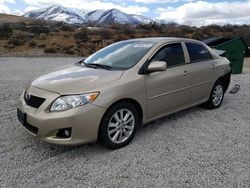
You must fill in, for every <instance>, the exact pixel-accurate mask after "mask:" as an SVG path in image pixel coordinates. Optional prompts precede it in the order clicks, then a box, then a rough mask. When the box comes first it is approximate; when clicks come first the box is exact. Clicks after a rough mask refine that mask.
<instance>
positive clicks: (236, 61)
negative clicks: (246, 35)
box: [204, 37, 249, 74]
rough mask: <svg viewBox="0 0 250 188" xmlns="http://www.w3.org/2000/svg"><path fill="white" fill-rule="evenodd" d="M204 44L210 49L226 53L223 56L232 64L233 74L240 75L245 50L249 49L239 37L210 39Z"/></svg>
mask: <svg viewBox="0 0 250 188" xmlns="http://www.w3.org/2000/svg"><path fill="white" fill-rule="evenodd" d="M204 42H205V43H206V44H207V45H208V46H210V47H211V48H215V49H218V50H223V51H226V54H225V56H226V58H227V59H228V60H229V61H230V62H231V63H232V69H233V74H240V73H242V70H243V63H244V57H245V54H246V50H249V49H248V47H247V45H246V43H245V42H244V40H243V39H242V38H241V37H227V38H222V37H220V38H212V39H208V40H205V41H204ZM247 53H248V52H247Z"/></svg>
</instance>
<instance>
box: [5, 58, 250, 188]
mask: <svg viewBox="0 0 250 188" xmlns="http://www.w3.org/2000/svg"><path fill="white" fill-rule="evenodd" d="M75 61H76V59H69V58H0V127H1V131H0V159H1V160H0V169H1V170H0V186H1V187H74V186H76V187H125V186H127V187H227V188H228V187H250V71H249V69H248V70H245V73H244V74H241V75H234V76H233V78H232V84H231V86H230V88H232V86H233V85H234V84H236V83H239V84H241V90H240V91H239V92H238V93H237V94H236V95H232V94H228V93H227V94H226V96H225V100H224V103H223V105H222V107H221V108H220V109H218V110H213V111H209V110H205V109H202V108H200V107H196V108H192V109H189V110H186V111H184V112H180V113H177V114H175V115H172V116H169V117H166V118H163V119H161V120H158V121H156V122H153V123H151V124H148V125H145V126H143V127H142V128H140V129H139V131H138V133H137V135H136V137H135V139H134V141H133V142H132V143H131V144H130V145H129V146H127V147H125V148H123V149H120V150H117V151H110V150H107V149H105V148H103V147H102V146H99V145H98V144H90V145H84V146H78V147H63V146H56V145H50V144H46V143H42V142H40V141H38V140H37V139H36V138H34V137H33V136H31V135H30V134H29V133H28V132H27V131H26V130H25V129H24V128H23V127H22V126H21V125H20V124H19V122H18V121H17V118H16V102H17V99H18V96H19V94H20V93H21V91H22V89H23V87H24V86H25V85H26V84H28V83H29V82H30V80H31V79H32V78H34V77H36V76H38V75H39V74H42V73H44V72H46V71H47V70H50V69H52V68H54V67H58V66H61V65H65V64H70V63H73V62H75ZM246 72H248V73H246Z"/></svg>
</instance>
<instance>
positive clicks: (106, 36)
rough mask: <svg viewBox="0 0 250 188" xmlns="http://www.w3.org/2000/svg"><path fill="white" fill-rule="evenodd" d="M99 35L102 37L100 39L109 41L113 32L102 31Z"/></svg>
mask: <svg viewBox="0 0 250 188" xmlns="http://www.w3.org/2000/svg"><path fill="white" fill-rule="evenodd" d="M99 35H100V37H101V38H102V39H106V40H108V39H111V38H112V35H113V34H112V32H111V31H109V30H107V29H102V30H100V31H99Z"/></svg>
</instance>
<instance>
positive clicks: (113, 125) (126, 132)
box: [99, 102, 139, 150]
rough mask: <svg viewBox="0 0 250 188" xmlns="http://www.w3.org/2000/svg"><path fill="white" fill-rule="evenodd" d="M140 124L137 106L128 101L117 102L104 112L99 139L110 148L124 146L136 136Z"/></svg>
mask: <svg viewBox="0 0 250 188" xmlns="http://www.w3.org/2000/svg"><path fill="white" fill-rule="evenodd" d="M121 117H123V118H121ZM138 125H139V113H138V111H137V109H136V107H135V106H134V105H133V104H131V103H128V102H121V103H117V104H115V105H113V106H112V107H111V108H109V109H108V110H107V112H106V113H105V114H104V117H103V119H102V121H101V125H100V130H99V141H100V142H101V144H104V145H105V146H106V147H108V148H109V149H113V150H115V149H119V148H122V147H124V146H126V145H128V144H129V143H130V142H131V140H132V139H133V138H134V136H135V133H136V130H137V127H138Z"/></svg>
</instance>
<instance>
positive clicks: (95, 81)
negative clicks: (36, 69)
mask: <svg viewBox="0 0 250 188" xmlns="http://www.w3.org/2000/svg"><path fill="white" fill-rule="evenodd" d="M122 74H123V71H108V70H105V69H94V68H90V67H86V66H84V65H82V66H80V65H79V66H78V65H72V66H69V67H67V68H64V69H61V70H57V71H54V72H51V73H48V74H45V75H43V76H41V77H39V78H37V79H36V80H34V81H33V82H32V83H31V85H32V86H34V87H36V88H39V89H44V90H47V91H52V92H56V93H59V94H61V95H67V94H81V93H85V92H91V91H98V90H99V89H100V87H102V86H103V85H104V84H107V83H110V82H113V81H115V80H117V79H119V78H120V77H121V76H122Z"/></svg>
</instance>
